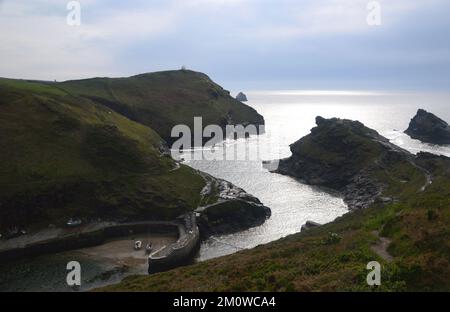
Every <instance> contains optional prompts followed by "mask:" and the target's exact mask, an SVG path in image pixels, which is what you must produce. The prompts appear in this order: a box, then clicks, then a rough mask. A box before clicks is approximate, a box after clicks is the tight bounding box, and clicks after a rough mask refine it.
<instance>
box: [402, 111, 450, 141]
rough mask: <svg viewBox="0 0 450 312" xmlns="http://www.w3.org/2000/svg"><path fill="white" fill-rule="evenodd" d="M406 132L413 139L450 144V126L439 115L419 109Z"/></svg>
mask: <svg viewBox="0 0 450 312" xmlns="http://www.w3.org/2000/svg"><path fill="white" fill-rule="evenodd" d="M405 133H406V134H407V135H409V136H410V137H412V138H413V139H418V140H421V141H423V142H427V143H433V144H450V126H449V125H448V124H447V123H446V122H445V121H444V120H442V119H440V118H439V117H437V116H435V115H434V114H432V113H429V112H427V111H426V110H423V109H419V110H418V111H417V114H416V116H414V118H413V119H411V122H410V123H409V127H408V129H406V130H405Z"/></svg>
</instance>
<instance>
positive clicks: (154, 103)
mask: <svg viewBox="0 0 450 312" xmlns="http://www.w3.org/2000/svg"><path fill="white" fill-rule="evenodd" d="M57 87H58V88H60V89H61V90H64V91H66V92H68V93H69V94H71V95H76V96H80V97H83V98H88V99H91V100H92V101H95V102H97V103H100V104H102V105H104V106H107V107H110V108H111V109H113V110H114V111H116V112H119V113H120V114H122V115H124V116H127V117H128V118H130V119H131V120H135V121H137V122H139V123H141V124H144V125H147V126H150V127H151V128H152V129H154V130H155V131H156V132H158V133H159V134H160V135H161V137H162V138H163V139H164V140H166V142H168V143H170V142H172V141H173V139H172V138H171V130H172V127H173V126H175V125H178V124H185V125H188V126H189V127H190V128H191V129H193V121H194V117H195V116H201V117H203V125H204V126H206V125H209V124H216V125H220V126H225V125H227V124H247V123H251V124H255V125H258V124H264V119H263V117H262V116H261V115H259V114H258V113H257V112H256V111H255V110H254V109H253V108H251V107H249V106H247V105H245V104H242V103H241V102H239V101H237V100H235V99H234V98H232V97H231V96H230V94H229V92H228V91H226V90H224V89H223V88H222V87H220V86H219V85H217V84H216V83H214V82H213V81H212V80H211V79H210V78H209V77H208V76H207V75H205V74H203V73H198V72H194V71H189V70H178V71H164V72H157V73H148V74H142V75H137V76H133V77H129V78H114V79H113V78H94V79H87V80H75V81H67V82H63V83H58V84H57Z"/></svg>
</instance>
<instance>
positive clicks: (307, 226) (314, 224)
mask: <svg viewBox="0 0 450 312" xmlns="http://www.w3.org/2000/svg"><path fill="white" fill-rule="evenodd" d="M321 225H322V224H320V223H317V222H314V221H309V220H308V221H306V223H305V224H303V225H302V229H301V231H302V232H303V231H307V230H309V229H312V228H315V227H318V226H321Z"/></svg>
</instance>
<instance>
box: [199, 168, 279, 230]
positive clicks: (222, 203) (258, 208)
mask: <svg viewBox="0 0 450 312" xmlns="http://www.w3.org/2000/svg"><path fill="white" fill-rule="evenodd" d="M202 175H204V178H205V180H206V181H207V185H206V186H205V188H204V189H203V192H202V196H203V198H212V199H213V203H212V204H210V203H209V200H206V202H205V204H204V205H203V206H202V207H200V208H198V209H197V210H196V212H197V213H199V214H200V217H199V220H198V225H199V227H200V228H201V230H202V233H203V234H206V235H208V234H213V233H214V234H224V233H233V232H238V231H241V230H245V229H248V228H250V227H254V226H258V225H261V224H263V223H264V222H265V221H266V219H267V218H269V217H270V215H271V210H270V208H268V207H266V206H264V205H263V204H262V203H261V202H260V201H259V199H258V198H256V197H254V196H253V195H250V194H248V193H247V192H245V191H244V190H243V189H241V188H239V187H237V186H235V185H234V184H232V183H230V182H228V181H225V180H222V179H217V178H214V177H212V176H210V175H208V174H206V173H202Z"/></svg>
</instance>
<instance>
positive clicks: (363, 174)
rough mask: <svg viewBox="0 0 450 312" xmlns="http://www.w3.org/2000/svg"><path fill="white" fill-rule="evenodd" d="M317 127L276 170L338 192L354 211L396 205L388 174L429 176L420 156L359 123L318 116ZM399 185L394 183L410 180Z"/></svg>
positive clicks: (294, 148)
mask: <svg viewBox="0 0 450 312" xmlns="http://www.w3.org/2000/svg"><path fill="white" fill-rule="evenodd" d="M316 124H317V127H315V128H313V129H312V130H311V133H310V134H309V135H307V136H305V137H303V138H301V139H300V140H298V141H297V142H295V143H293V144H292V145H291V146H290V148H291V152H292V156H291V157H289V158H286V159H282V160H280V162H279V166H278V168H277V169H276V170H275V171H276V172H278V173H281V174H285V175H290V176H293V177H295V178H298V179H300V180H302V181H303V182H305V183H307V184H311V185H317V186H322V187H326V188H331V189H333V190H337V191H339V192H340V193H341V194H342V195H343V197H344V200H345V202H346V203H347V204H348V206H349V208H350V209H359V208H366V207H368V206H370V205H371V204H373V203H374V202H375V201H379V202H385V203H387V202H392V201H393V200H395V198H394V197H392V196H389V195H387V194H388V193H389V192H387V190H388V189H389V187H390V183H391V181H390V180H389V179H388V175H389V170H395V169H396V168H397V167H398V166H401V167H404V166H406V167H408V168H410V167H412V168H420V170H421V171H423V173H424V174H425V175H426V170H425V169H422V168H421V167H419V166H418V165H417V164H416V156H414V155H413V154H411V153H409V152H408V151H406V150H404V149H402V148H400V147H398V146H396V145H394V144H392V143H390V142H389V140H388V139H387V138H385V137H383V136H381V135H380V134H379V133H378V132H376V131H375V130H372V129H370V128H368V127H366V126H364V124H362V123H361V122H359V121H352V120H345V119H338V118H332V119H325V118H322V117H317V118H316ZM400 180H401V179H400ZM400 180H399V181H395V182H398V183H400V184H401V183H404V182H405V181H406V180H407V179H406V178H405V181H400Z"/></svg>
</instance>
